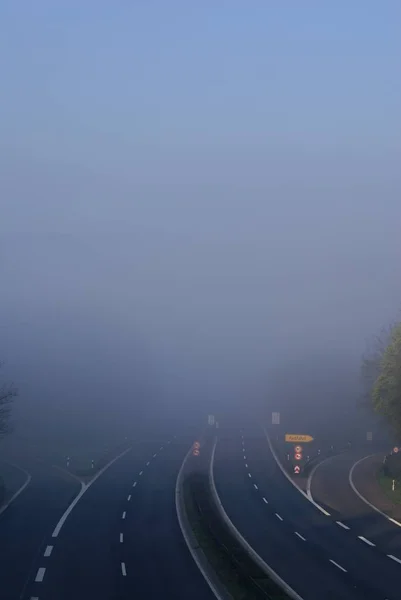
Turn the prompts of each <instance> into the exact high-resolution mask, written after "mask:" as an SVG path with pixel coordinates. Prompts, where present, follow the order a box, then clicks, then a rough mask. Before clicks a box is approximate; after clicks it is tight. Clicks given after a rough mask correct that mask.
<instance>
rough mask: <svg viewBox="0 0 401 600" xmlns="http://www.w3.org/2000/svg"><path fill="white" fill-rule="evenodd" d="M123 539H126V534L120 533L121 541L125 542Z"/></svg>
mask: <svg viewBox="0 0 401 600" xmlns="http://www.w3.org/2000/svg"><path fill="white" fill-rule="evenodd" d="M123 541H124V534H123V533H120V542H121V543H123Z"/></svg>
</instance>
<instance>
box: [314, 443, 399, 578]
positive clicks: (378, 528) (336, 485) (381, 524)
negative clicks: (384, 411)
mask: <svg viewBox="0 0 401 600" xmlns="http://www.w3.org/2000/svg"><path fill="white" fill-rule="evenodd" d="M364 454H366V451H365V452H363V453H359V452H352V453H350V454H345V455H339V456H336V457H332V458H331V459H328V460H326V461H324V462H322V463H321V464H320V465H319V466H318V467H317V468H316V470H315V471H314V473H313V475H312V477H311V481H310V491H311V495H312V497H313V498H314V500H316V501H317V502H319V503H320V504H322V505H324V506H325V507H326V508H327V510H329V511H330V512H331V513H332V515H333V516H336V517H337V518H338V519H340V520H341V522H342V523H344V525H345V526H346V527H348V528H349V530H350V532H352V534H354V535H356V536H363V537H364V538H365V539H367V540H369V541H370V542H372V543H374V544H375V546H376V547H377V549H378V550H380V551H381V552H382V553H383V554H386V555H391V556H393V557H394V558H398V559H399V560H400V563H401V528H400V526H399V525H397V524H395V523H393V522H392V521H390V520H389V519H387V518H386V517H383V516H382V515H380V514H379V513H378V512H376V511H375V510H373V509H372V508H370V507H369V506H368V505H367V504H366V503H365V502H363V500H361V499H360V498H359V496H358V495H357V494H356V493H355V492H354V490H353V489H352V487H351V485H350V483H349V473H350V470H351V468H352V466H353V465H354V464H355V462H356V461H357V460H359V459H360V458H361V456H364ZM357 479H358V470H357V469H356V470H355V471H354V483H355V484H357V483H358V482H357ZM391 560H394V559H391ZM400 568H401V564H400ZM400 575H401V573H400Z"/></svg>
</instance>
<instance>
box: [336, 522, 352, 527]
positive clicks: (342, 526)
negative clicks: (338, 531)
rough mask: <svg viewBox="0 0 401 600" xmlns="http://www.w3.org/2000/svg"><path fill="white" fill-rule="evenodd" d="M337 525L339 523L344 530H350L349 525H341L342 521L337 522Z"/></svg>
mask: <svg viewBox="0 0 401 600" xmlns="http://www.w3.org/2000/svg"><path fill="white" fill-rule="evenodd" d="M336 523H337V525H339V526H340V527H342V528H343V529H349V527H348V525H344V523H341V521H336Z"/></svg>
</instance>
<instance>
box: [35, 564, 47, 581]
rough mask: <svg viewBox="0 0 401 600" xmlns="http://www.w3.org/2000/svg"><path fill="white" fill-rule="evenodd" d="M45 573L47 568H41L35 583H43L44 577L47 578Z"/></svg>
mask: <svg viewBox="0 0 401 600" xmlns="http://www.w3.org/2000/svg"><path fill="white" fill-rule="evenodd" d="M45 573H46V568H45V567H39V569H38V572H37V573H36V577H35V581H36V582H37V583H40V582H41V581H43V577H44V576H45Z"/></svg>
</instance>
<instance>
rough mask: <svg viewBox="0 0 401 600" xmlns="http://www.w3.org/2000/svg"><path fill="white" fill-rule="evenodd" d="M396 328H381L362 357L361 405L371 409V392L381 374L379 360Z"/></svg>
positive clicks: (392, 326) (394, 324)
mask: <svg viewBox="0 0 401 600" xmlns="http://www.w3.org/2000/svg"><path fill="white" fill-rule="evenodd" d="M395 326H396V323H392V324H391V325H389V326H388V327H383V328H382V329H381V331H380V333H379V334H378V335H375V336H373V337H372V338H371V339H369V341H368V343H367V349H366V352H365V353H364V355H363V356H362V365H361V385H362V390H363V395H362V405H364V406H365V407H366V406H368V407H369V408H372V390H373V387H374V385H375V383H376V380H377V378H378V377H379V375H380V372H381V360H382V358H383V354H384V352H385V350H386V348H387V346H388V344H389V343H390V340H391V333H392V331H393V329H394V327H395Z"/></svg>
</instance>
